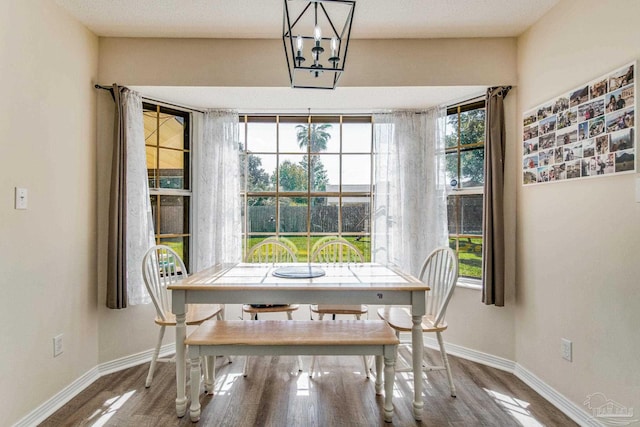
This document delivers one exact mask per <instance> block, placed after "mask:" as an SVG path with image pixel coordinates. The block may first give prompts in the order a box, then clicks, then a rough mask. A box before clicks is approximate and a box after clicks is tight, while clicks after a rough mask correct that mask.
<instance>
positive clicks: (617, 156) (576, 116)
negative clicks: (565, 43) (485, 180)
mask: <svg viewBox="0 0 640 427" xmlns="http://www.w3.org/2000/svg"><path fill="white" fill-rule="evenodd" d="M635 70H636V63H635V62H633V63H631V64H627V65H625V66H623V67H620V68H618V69H616V70H615V71H612V72H610V73H608V74H606V75H604V76H602V77H600V78H598V79H594V80H592V81H590V82H588V83H585V84H584V85H581V86H579V87H577V88H576V89H574V90H571V91H569V92H567V93H565V94H563V95H560V96H558V97H556V98H554V99H551V100H550V101H548V102H545V103H544V104H541V105H539V106H538V107H536V108H533V109H531V110H529V111H527V112H526V113H525V114H524V116H523V132H522V134H523V135H522V144H523V147H522V148H523V150H522V183H523V185H532V184H542V183H550V182H559V181H566V180H570V179H578V178H591V177H600V176H608V175H612V174H621V173H632V172H635V171H636V144H635V139H634V137H635V135H634V132H635V102H636V89H635V88H636V85H635Z"/></svg>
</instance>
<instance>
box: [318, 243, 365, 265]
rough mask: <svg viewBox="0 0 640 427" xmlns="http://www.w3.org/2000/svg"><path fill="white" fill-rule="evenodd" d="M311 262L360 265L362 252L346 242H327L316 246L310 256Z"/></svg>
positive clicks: (362, 260) (362, 259) (362, 258)
mask: <svg viewBox="0 0 640 427" xmlns="http://www.w3.org/2000/svg"><path fill="white" fill-rule="evenodd" d="M311 262H319V263H327V264H342V263H362V262H364V257H363V256H362V252H360V250H359V249H358V248H357V247H356V246H355V245H354V244H353V243H351V242H348V241H346V240H329V241H326V242H324V243H322V244H321V245H320V246H318V247H317V248H316V250H315V252H313V254H312V255H311Z"/></svg>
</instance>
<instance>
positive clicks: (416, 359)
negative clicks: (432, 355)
mask: <svg viewBox="0 0 640 427" xmlns="http://www.w3.org/2000/svg"><path fill="white" fill-rule="evenodd" d="M411 319H412V322H413V326H412V328H411V352H412V354H413V392H414V393H413V418H415V419H416V420H418V421H420V420H421V419H422V409H423V407H424V401H423V400H422V353H423V349H424V343H423V338H422V316H421V315H419V316H414V315H412V316H411Z"/></svg>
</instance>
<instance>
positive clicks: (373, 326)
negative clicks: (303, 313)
mask: <svg viewBox="0 0 640 427" xmlns="http://www.w3.org/2000/svg"><path fill="white" fill-rule="evenodd" d="M185 344H186V345H188V346H189V358H190V359H191V407H190V408H189V415H190V416H191V420H192V421H194V422H196V421H198V420H199V419H200V399H199V395H200V358H201V357H203V356H206V357H212V356H232V355H241V356H251V355H258V356H262V355H374V356H376V373H377V375H376V394H381V393H382V385H383V383H382V370H383V369H382V363H383V359H384V391H385V393H384V394H385V398H384V419H385V421H387V422H391V419H392V417H393V403H392V397H393V381H394V376H395V369H394V367H395V358H396V349H397V346H398V344H399V340H398V338H397V337H396V334H395V333H394V331H393V329H392V328H391V327H390V326H389V325H387V323H386V322H385V321H383V320H335V321H326V322H320V321H314V320H302V321H299V320H251V321H250V320H209V321H207V322H204V323H203V324H201V325H200V326H198V329H196V330H195V331H194V332H193V333H191V334H190V335H189V336H188V337H187V339H186V340H185ZM209 365H210V366H211V369H209V373H208V375H207V378H206V379H205V391H206V392H210V393H212V394H213V379H214V372H213V363H210V364H209Z"/></svg>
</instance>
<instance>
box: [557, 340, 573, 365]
mask: <svg viewBox="0 0 640 427" xmlns="http://www.w3.org/2000/svg"><path fill="white" fill-rule="evenodd" d="M560 354H562V358H563V359H564V360H568V361H569V362H571V361H572V360H573V344H572V343H571V341H569V340H568V339H566V338H562V339H561V340H560Z"/></svg>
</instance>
